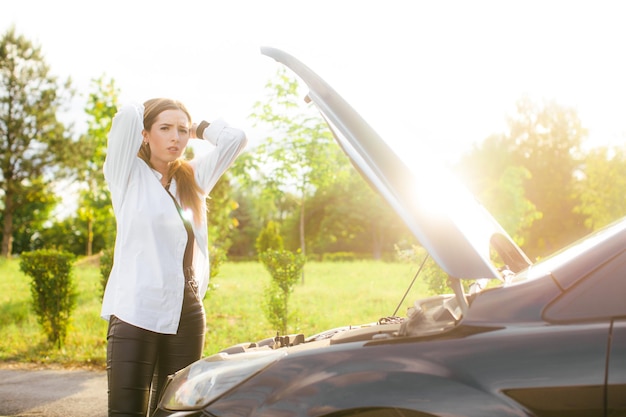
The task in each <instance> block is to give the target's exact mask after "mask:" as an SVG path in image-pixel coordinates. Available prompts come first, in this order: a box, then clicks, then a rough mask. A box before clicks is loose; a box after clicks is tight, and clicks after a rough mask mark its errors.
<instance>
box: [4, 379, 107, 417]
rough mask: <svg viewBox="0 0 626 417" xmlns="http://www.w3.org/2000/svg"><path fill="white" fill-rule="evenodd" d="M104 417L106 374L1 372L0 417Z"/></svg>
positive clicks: (105, 409) (105, 414)
mask: <svg viewBox="0 0 626 417" xmlns="http://www.w3.org/2000/svg"><path fill="white" fill-rule="evenodd" d="M5 416H20V417H33V416H37V417H40V416H41V417H85V416H90V417H106V416H107V377H106V371H90V370H65V369H4V368H0V417H5Z"/></svg>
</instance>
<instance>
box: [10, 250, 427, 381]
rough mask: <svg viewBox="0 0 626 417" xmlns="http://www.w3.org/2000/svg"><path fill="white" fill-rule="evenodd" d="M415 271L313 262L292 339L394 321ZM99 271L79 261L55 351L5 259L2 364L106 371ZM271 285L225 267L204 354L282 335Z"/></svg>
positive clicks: (213, 295) (210, 311) (294, 304)
mask: <svg viewBox="0 0 626 417" xmlns="http://www.w3.org/2000/svg"><path fill="white" fill-rule="evenodd" d="M416 270H417V266H416V265H410V264H404V263H386V262H381V261H359V262H345V263H321V262H310V263H307V265H306V266H305V275H304V283H300V284H298V285H297V286H296V287H295V290H294V292H293V294H292V296H291V299H290V302H289V307H290V309H291V310H292V311H293V312H295V313H296V316H297V320H294V321H292V322H290V329H289V330H290V333H303V334H304V335H305V336H309V335H312V334H315V333H318V332H321V331H324V330H327V329H331V328H333V327H339V326H344V325H349V324H353V325H354V324H363V323H369V322H373V321H376V320H378V319H379V318H381V317H386V316H390V315H392V314H393V313H394V310H395V309H396V307H397V305H398V303H399V302H400V300H401V299H402V296H403V294H404V292H405V291H406V289H407V288H408V286H409V284H410V282H411V280H412V278H413V275H414V274H415V271H416ZM99 273H100V272H99V269H98V264H97V261H96V262H93V261H92V262H88V261H85V260H83V261H78V262H77V263H76V265H75V267H74V272H73V274H74V280H75V282H76V285H77V288H78V292H79V294H78V301H77V306H76V309H75V311H74V313H73V314H72V321H71V325H70V329H69V332H68V335H67V339H66V341H65V345H64V347H63V348H61V349H57V348H54V347H51V346H50V345H49V344H48V343H47V340H46V338H45V335H44V334H43V332H42V330H41V329H40V326H39V324H38V323H37V318H36V316H35V314H34V313H33V311H32V307H31V295H30V287H29V286H30V278H29V277H28V276H26V275H24V274H23V273H22V272H20V270H19V261H18V260H16V259H10V260H5V259H0V362H2V363H4V364H5V365H6V364H22V365H24V364H26V365H31V366H32V365H37V366H64V367H95V368H101V369H103V368H104V363H105V357H106V328H107V322H106V321H105V320H103V319H101V318H100V316H99V314H100V302H101V297H102V291H101V288H100V276H99ZM269 281H270V275H269V273H268V272H267V271H266V270H265V269H264V267H263V266H262V265H261V264H259V263H255V262H243V263H226V264H224V265H223V266H222V267H221V268H220V274H219V276H217V277H216V278H215V279H214V280H213V283H214V287H215V288H214V290H213V291H211V292H209V293H208V294H207V297H206V298H205V300H204V305H205V309H206V315H207V333H206V343H205V349H204V353H205V355H209V354H212V353H215V352H217V351H219V350H220V349H222V348H225V347H228V346H231V345H234V344H238V343H242V342H248V341H257V340H261V339H265V338H267V337H272V336H274V335H275V334H276V330H275V329H272V328H271V326H270V325H269V322H268V321H267V319H266V317H265V312H264V310H263V301H264V300H263V296H264V289H265V286H266V285H267V284H268V283H269ZM426 291H427V290H426V285H425V284H424V283H421V282H419V280H418V282H416V283H415V285H414V287H413V288H412V290H411V292H410V294H409V296H408V297H407V298H406V300H405V301H404V303H403V305H402V306H401V307H400V309H399V310H398V313H397V315H399V316H404V315H405V312H406V308H407V307H409V306H410V305H411V304H412V302H413V300H415V299H416V298H420V297H423V296H425V295H427V294H426Z"/></svg>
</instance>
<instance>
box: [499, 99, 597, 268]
mask: <svg viewBox="0 0 626 417" xmlns="http://www.w3.org/2000/svg"><path fill="white" fill-rule="evenodd" d="M586 135H587V132H586V130H585V129H584V128H583V126H582V123H581V121H580V118H579V117H578V115H577V113H576V111H575V109H573V108H568V107H564V106H561V105H559V104H557V103H556V102H554V101H550V102H546V103H543V104H542V105H537V104H535V103H533V102H532V101H531V100H529V99H527V98H524V99H522V100H520V101H519V102H518V103H517V114H516V115H515V116H514V117H512V118H511V120H510V122H509V134H508V136H507V138H506V140H507V141H508V146H509V147H510V149H511V150H512V161H513V165H514V166H521V167H524V168H525V169H526V170H528V172H529V173H530V176H529V177H527V178H526V179H525V181H524V189H525V195H526V196H527V198H528V199H529V200H530V201H531V202H532V203H533V204H534V205H535V206H536V208H537V210H538V211H539V212H541V213H542V217H541V218H539V219H537V220H536V221H534V222H533V224H532V226H530V229H529V232H528V240H527V245H526V247H525V249H526V252H527V253H528V254H529V256H531V258H532V257H536V256H544V255H547V254H549V253H552V252H553V251H555V250H557V249H560V248H561V247H563V246H565V245H566V244H568V243H570V242H572V241H573V240H575V239H577V238H579V237H581V236H583V235H584V234H586V233H587V232H588V229H587V228H586V227H585V225H584V216H583V215H581V214H578V213H576V212H575V207H577V206H578V205H579V204H580V203H579V202H580V200H579V197H578V195H577V189H576V174H577V172H578V171H579V169H580V166H581V160H580V159H581V158H580V155H581V151H580V145H581V143H582V141H583V139H584V138H585V137H586Z"/></svg>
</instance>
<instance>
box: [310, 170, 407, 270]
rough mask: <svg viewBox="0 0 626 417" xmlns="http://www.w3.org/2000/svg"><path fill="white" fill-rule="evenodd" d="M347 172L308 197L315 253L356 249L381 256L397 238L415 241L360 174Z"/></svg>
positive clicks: (393, 212) (390, 249)
mask: <svg viewBox="0 0 626 417" xmlns="http://www.w3.org/2000/svg"><path fill="white" fill-rule="evenodd" d="M345 169H346V170H347V171H349V172H348V175H346V176H345V178H342V180H341V181H336V182H335V183H334V184H332V185H331V186H329V187H325V188H323V189H319V190H317V192H316V193H315V195H314V196H313V197H312V198H311V199H310V202H309V203H308V205H309V221H308V223H307V235H308V236H309V238H310V244H309V246H310V247H311V248H312V249H313V251H314V252H316V253H328V252H358V253H368V254H371V256H372V257H373V258H374V259H381V258H382V257H383V255H384V254H385V253H393V250H394V245H395V244H396V243H398V242H400V241H407V240H408V241H414V238H413V237H412V235H411V233H410V232H409V231H408V229H407V227H406V225H405V224H404V223H403V222H402V220H401V219H400V217H399V216H398V215H397V214H396V212H395V211H393V209H392V208H391V207H390V206H389V204H387V202H386V201H385V200H384V199H383V197H382V196H381V195H380V194H378V193H376V192H375V191H374V190H373V189H372V188H371V187H370V185H369V183H368V182H366V181H365V180H364V179H363V178H362V177H361V175H360V174H359V173H358V172H357V171H356V170H355V169H352V167H351V166H350V165H347V161H346V168H345Z"/></svg>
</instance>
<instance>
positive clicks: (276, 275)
mask: <svg viewBox="0 0 626 417" xmlns="http://www.w3.org/2000/svg"><path fill="white" fill-rule="evenodd" d="M259 258H260V259H261V262H262V263H263V265H264V266H265V268H266V269H267V270H268V271H269V273H270V275H271V276H272V281H271V282H270V285H269V286H268V287H267V289H266V291H265V297H266V306H265V307H266V313H267V319H268V321H269V322H270V323H271V324H272V325H273V326H275V328H276V329H277V330H278V331H279V332H280V333H282V334H287V323H288V321H289V316H290V315H289V309H288V306H289V296H290V295H291V293H292V292H293V287H294V285H295V284H296V283H297V282H298V280H299V278H300V274H301V273H302V268H304V263H305V262H306V259H305V256H304V255H303V254H301V253H293V252H290V251H287V250H268V251H266V252H263V253H261V254H260V255H259Z"/></svg>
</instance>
